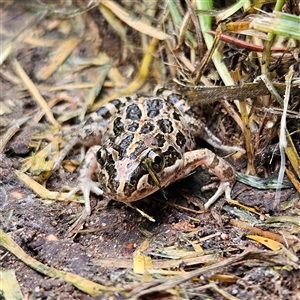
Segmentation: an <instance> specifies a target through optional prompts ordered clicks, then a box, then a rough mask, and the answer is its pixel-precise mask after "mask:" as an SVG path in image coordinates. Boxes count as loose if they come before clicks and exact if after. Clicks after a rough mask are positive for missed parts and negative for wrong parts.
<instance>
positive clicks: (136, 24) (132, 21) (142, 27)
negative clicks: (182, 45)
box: [101, 0, 171, 40]
mask: <svg viewBox="0 0 300 300" xmlns="http://www.w3.org/2000/svg"><path fill="white" fill-rule="evenodd" d="M101 4H102V5H105V6H106V7H107V8H109V9H110V10H111V11H112V12H113V13H114V14H115V15H116V16H118V17H119V18H120V19H121V20H122V21H123V22H125V23H126V24H127V25H129V26H130V27H132V28H134V29H135V30H137V31H139V32H141V33H144V34H146V35H149V36H151V37H153V38H156V39H158V40H165V39H169V38H171V37H170V36H169V35H168V34H166V33H164V32H163V31H161V30H159V29H157V28H155V27H152V26H150V25H148V24H147V23H144V22H142V21H140V20H137V19H136V18H134V17H133V16H132V15H130V14H129V13H128V12H127V11H126V10H124V9H123V8H122V7H121V6H119V5H118V4H117V3H116V2H114V1H106V0H102V1H101Z"/></svg>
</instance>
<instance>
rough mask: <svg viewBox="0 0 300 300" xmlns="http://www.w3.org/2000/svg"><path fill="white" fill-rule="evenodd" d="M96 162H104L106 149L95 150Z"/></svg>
mask: <svg viewBox="0 0 300 300" xmlns="http://www.w3.org/2000/svg"><path fill="white" fill-rule="evenodd" d="M97 160H98V163H99V164H100V165H101V166H103V165H104V164H105V162H106V151H105V150H104V149H99V150H98V152H97Z"/></svg>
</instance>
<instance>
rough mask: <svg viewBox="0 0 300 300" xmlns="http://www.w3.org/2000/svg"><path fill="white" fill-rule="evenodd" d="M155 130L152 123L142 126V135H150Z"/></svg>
mask: <svg viewBox="0 0 300 300" xmlns="http://www.w3.org/2000/svg"><path fill="white" fill-rule="evenodd" d="M153 130H154V125H153V124H152V123H150V122H146V123H145V124H144V125H143V126H142V128H141V131H140V132H141V133H143V134H147V133H150V132H151V131H153Z"/></svg>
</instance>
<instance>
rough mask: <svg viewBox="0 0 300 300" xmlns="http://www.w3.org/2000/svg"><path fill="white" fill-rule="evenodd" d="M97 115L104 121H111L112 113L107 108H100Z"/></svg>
mask: <svg viewBox="0 0 300 300" xmlns="http://www.w3.org/2000/svg"><path fill="white" fill-rule="evenodd" d="M96 114H97V116H99V117H102V118H103V119H109V118H110V117H111V113H110V111H109V110H108V109H107V108H106V107H105V106H102V107H100V108H99V109H98V110H97V112H96Z"/></svg>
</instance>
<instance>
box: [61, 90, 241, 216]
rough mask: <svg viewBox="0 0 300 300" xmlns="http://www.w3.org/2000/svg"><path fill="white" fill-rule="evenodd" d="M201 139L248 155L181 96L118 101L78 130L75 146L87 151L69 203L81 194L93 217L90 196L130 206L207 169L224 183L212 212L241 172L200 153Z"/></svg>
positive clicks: (203, 151) (166, 93) (167, 93)
mask: <svg viewBox="0 0 300 300" xmlns="http://www.w3.org/2000/svg"><path fill="white" fill-rule="evenodd" d="M196 138H201V139H203V140H205V141H206V142H207V143H208V144H210V145H212V146H213V147H215V148H218V149H221V150H224V151H227V152H237V151H240V152H242V153H244V152H245V151H244V149H243V148H242V147H240V146H228V145H224V144H223V143H222V142H221V140H220V139H219V138H217V137H216V136H215V135H213V134H212V133H211V132H210V131H209V129H208V128H207V127H206V126H205V124H204V123H203V122H202V121H201V120H200V118H199V117H198V115H197V114H196V112H195V111H194V110H193V109H192V108H191V107H190V106H189V105H188V103H187V100H186V99H184V97H183V96H182V95H181V94H180V93H178V92H176V91H172V90H165V89H162V90H160V91H159V92H157V94H156V95H155V96H141V95H137V94H134V95H130V96H123V97H119V98H116V99H113V100H111V101H109V102H108V103H107V104H106V105H104V106H102V107H101V108H100V109H98V110H97V111H95V112H93V113H92V114H91V115H90V116H89V117H88V118H87V120H86V121H85V123H84V125H83V126H82V128H81V129H80V130H79V133H78V136H77V138H76V141H77V142H78V141H79V143H80V144H82V145H84V146H85V147H88V150H87V152H86V155H85V157H84V160H83V162H82V164H81V167H80V169H79V176H78V182H77V185H76V187H74V188H73V189H72V190H71V191H70V192H69V193H68V195H67V197H66V198H67V199H69V198H70V197H72V196H73V195H75V194H76V193H78V192H79V191H81V192H82V193H83V198H84V203H85V213H86V215H90V214H91V205H90V193H94V194H96V195H102V196H103V197H105V198H106V199H113V200H116V201H120V202H124V203H131V202H134V201H137V200H140V199H143V198H146V197H148V196H150V195H152V194H153V193H154V192H156V191H158V190H161V191H163V189H164V188H166V187H167V186H169V185H171V184H172V183H174V182H177V181H178V180H180V179H182V178H184V177H187V176H188V175H190V174H191V173H192V172H193V171H195V169H196V168H197V167H198V166H201V165H204V166H206V167H207V168H208V170H209V171H210V172H211V173H213V174H214V175H215V176H216V177H217V178H218V180H219V185H218V188H217V191H216V192H215V194H214V195H213V196H212V197H211V198H210V199H209V200H208V201H207V202H206V203H205V205H204V208H205V209H208V208H209V207H210V206H211V205H212V204H213V203H214V202H215V201H216V200H217V199H218V198H219V197H220V196H222V195H223V194H225V197H226V198H228V199H229V198H230V197H231V190H232V187H233V185H234V183H235V181H236V172H235V170H234V168H233V167H232V166H231V165H230V164H229V163H228V162H227V161H226V160H225V159H223V158H221V157H219V156H217V155H216V154H215V153H214V152H212V151H211V150H209V149H207V148H200V149H197V147H196V142H195V139H196ZM95 177H96V180H94V178H95Z"/></svg>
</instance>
